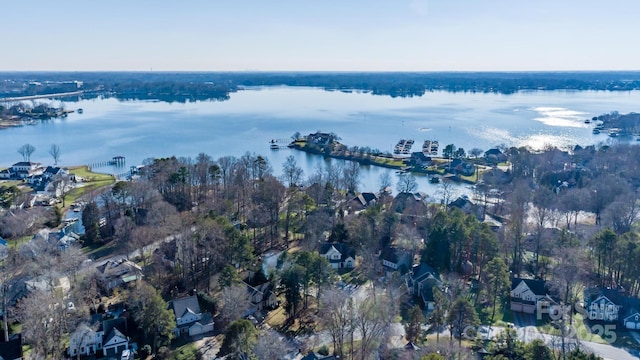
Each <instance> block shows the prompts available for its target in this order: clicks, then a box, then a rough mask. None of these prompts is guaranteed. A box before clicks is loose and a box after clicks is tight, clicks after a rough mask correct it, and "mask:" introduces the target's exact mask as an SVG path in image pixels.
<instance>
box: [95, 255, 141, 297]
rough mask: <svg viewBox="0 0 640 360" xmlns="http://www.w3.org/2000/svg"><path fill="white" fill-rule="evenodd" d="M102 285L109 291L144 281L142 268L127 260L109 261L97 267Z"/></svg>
mask: <svg viewBox="0 0 640 360" xmlns="http://www.w3.org/2000/svg"><path fill="white" fill-rule="evenodd" d="M97 269H98V276H99V280H100V284H101V285H102V286H103V287H104V288H105V289H107V290H111V289H113V288H116V287H122V286H124V285H126V284H128V283H131V282H135V281H138V280H140V279H142V268H141V267H140V266H138V265H136V264H135V263H133V262H131V261H129V260H127V259H120V260H107V261H105V262H104V263H102V264H101V265H99V266H97Z"/></svg>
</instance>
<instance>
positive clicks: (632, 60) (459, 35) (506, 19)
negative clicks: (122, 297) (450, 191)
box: [0, 0, 640, 71]
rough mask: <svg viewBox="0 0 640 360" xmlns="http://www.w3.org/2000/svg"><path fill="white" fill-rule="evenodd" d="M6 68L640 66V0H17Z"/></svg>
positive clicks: (9, 22)
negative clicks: (639, 42) (639, 40)
mask: <svg viewBox="0 0 640 360" xmlns="http://www.w3.org/2000/svg"><path fill="white" fill-rule="evenodd" d="M1 13H2V17H1V20H0V34H2V38H3V41H2V44H3V51H2V53H1V54H0V71H8V70H25V71H26V70H64V71H74V70H134V71H138V70H142V71H146V70H150V69H153V70H160V71H163V70H164V71H172V70H184V71H189V70H197V71H229V70H231V71H245V70H262V71H274V70H296V71H307V70H321V71H501V70H503V71H518V70H640V60H639V59H640V46H638V36H639V35H640V21H638V20H637V16H638V14H640V1H637V0H606V1H605V0H600V1H592V0H581V1H578V0H515V1H514V0H322V1H317V0H225V1H222V0H220V1H219V0H191V1H188V0H185V1H178V0H174V1H168V0H149V1H143V0H103V1H98V0H60V1H51V0H18V1H7V2H4V3H3V4H2V7H1Z"/></svg>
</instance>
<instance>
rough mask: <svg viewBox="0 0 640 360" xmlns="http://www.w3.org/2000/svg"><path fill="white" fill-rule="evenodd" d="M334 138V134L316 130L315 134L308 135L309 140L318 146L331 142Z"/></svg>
mask: <svg viewBox="0 0 640 360" xmlns="http://www.w3.org/2000/svg"><path fill="white" fill-rule="evenodd" d="M332 140H333V136H332V135H331V134H328V133H323V132H319V131H318V132H316V133H314V134H309V135H307V141H308V142H311V143H314V144H316V145H318V146H324V145H327V144H329V143H330V142H331V141H332Z"/></svg>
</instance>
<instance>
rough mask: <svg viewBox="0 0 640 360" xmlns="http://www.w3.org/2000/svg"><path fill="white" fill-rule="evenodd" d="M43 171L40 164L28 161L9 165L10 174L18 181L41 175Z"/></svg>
mask: <svg viewBox="0 0 640 360" xmlns="http://www.w3.org/2000/svg"><path fill="white" fill-rule="evenodd" d="M43 172H44V169H43V168H42V164H40V163H37V162H30V161H21V162H18V163H15V164H13V165H11V173H12V175H13V177H17V178H20V179H25V178H28V177H29V176H35V175H42V173H43Z"/></svg>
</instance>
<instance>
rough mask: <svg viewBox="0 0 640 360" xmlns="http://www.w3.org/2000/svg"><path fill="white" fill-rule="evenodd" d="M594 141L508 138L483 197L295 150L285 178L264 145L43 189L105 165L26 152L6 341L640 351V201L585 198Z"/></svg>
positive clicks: (412, 351) (112, 349)
mask: <svg viewBox="0 0 640 360" xmlns="http://www.w3.org/2000/svg"><path fill="white" fill-rule="evenodd" d="M333 139H334V137H333V135H331V136H329V135H326V136H322V133H321V134H316V136H315V137H314V138H313V141H315V142H316V143H317V144H319V145H322V146H330V144H331V143H332V141H334V140H333ZM585 151H587V150H585V149H579V148H576V149H574V150H573V152H563V151H560V150H558V149H550V150H547V152H540V153H531V152H528V150H526V149H511V150H510V151H509V152H508V154H509V156H508V157H507V158H506V160H508V161H509V163H508V165H503V166H502V168H500V167H491V165H490V164H489V163H486V164H485V163H482V164H478V165H479V166H482V167H483V169H484V170H483V171H482V180H481V181H478V182H477V183H476V184H475V185H474V187H473V188H472V189H473V190H474V193H473V194H471V195H459V196H453V195H448V194H447V193H446V192H443V193H442V194H443V195H442V198H440V199H434V198H433V197H432V196H430V195H428V194H426V193H423V192H419V191H417V190H416V189H415V188H412V187H411V186H409V187H408V188H407V187H406V186H407V184H409V185H410V183H409V182H407V183H405V184H401V185H398V186H399V189H398V191H397V193H396V194H393V191H392V190H391V189H390V188H389V186H386V184H381V186H380V189H378V191H375V192H353V191H350V189H349V184H350V183H353V179H349V178H348V177H349V176H353V175H352V173H350V172H345V173H344V174H342V175H341V176H342V177H343V178H342V179H338V180H337V182H336V184H335V185H334V184H332V183H329V182H328V181H326V182H320V183H312V182H311V181H306V182H305V181H303V180H302V178H301V172H300V171H299V168H297V165H296V163H295V159H293V158H291V159H289V160H288V162H287V163H285V166H284V168H283V171H282V172H283V174H284V175H283V176H282V177H281V179H278V178H276V177H275V176H273V175H271V174H270V171H269V169H268V167H267V165H266V164H265V163H264V159H263V158H261V157H259V156H256V157H252V155H247V158H245V159H243V160H242V161H241V160H240V159H235V160H232V161H231V160H229V159H219V160H217V161H214V160H212V159H211V158H209V157H206V156H203V157H201V158H199V160H198V161H199V162H198V163H197V164H199V165H197V166H196V164H191V165H189V164H185V163H183V162H181V160H179V159H176V158H168V159H156V160H154V161H153V163H151V164H147V165H145V166H143V167H140V168H138V173H137V175H138V176H137V177H136V178H132V179H129V180H126V181H112V182H110V183H108V184H106V185H104V186H101V187H100V188H97V189H95V190H92V191H91V192H87V193H84V194H82V196H81V197H75V195H74V194H73V193H71V195H69V194H70V190H62V191H60V192H56V191H47V193H48V196H50V197H51V198H52V199H54V201H52V202H51V205H49V204H42V203H36V202H31V201H27V200H28V199H30V197H34V196H36V195H38V194H39V193H40V192H41V191H43V190H39V189H41V187H42V183H43V182H45V183H49V184H51V183H52V182H54V181H55V179H56V178H57V177H60V176H64V177H65V179H68V181H69V184H72V185H70V186H71V187H72V188H75V189H78V188H83V187H86V186H88V185H86V183H85V182H83V180H82V178H87V179H88V178H91V177H92V176H97V175H93V174H92V173H90V172H85V173H82V175H79V173H78V172H77V170H66V169H63V168H58V167H44V166H42V165H40V164H36V163H32V162H20V163H16V164H14V165H12V166H11V167H10V168H7V169H6V170H5V171H4V174H8V175H6V176H7V178H8V179H11V180H8V181H13V183H10V184H16V181H18V183H19V185H20V186H21V187H22V190H21V191H20V192H21V194H17V195H12V197H11V198H10V204H8V205H5V206H4V207H3V210H2V213H1V214H0V215H1V217H0V220H1V221H2V222H1V223H0V224H2V228H1V229H2V233H0V236H2V239H1V241H0V247H2V248H3V250H2V251H3V260H2V261H3V279H4V280H3V283H4V284H5V286H4V287H3V289H4V290H3V298H4V299H5V301H6V306H7V310H8V311H3V314H4V315H5V316H6V318H7V327H6V334H7V338H6V339H5V340H6V342H11V341H14V344H15V341H16V339H17V340H18V341H19V343H20V344H21V348H20V350H21V351H22V355H20V356H19V357H15V358H36V357H37V356H41V357H49V358H63V357H68V358H81V359H93V358H105V359H120V358H125V357H129V358H135V359H138V358H140V359H149V358H152V357H153V358H165V359H172V358H181V357H180V356H183V355H184V356H186V358H194V359H195V358H207V359H208V358H211V359H213V358H225V359H243V358H246V356H255V357H256V358H259V359H334V358H335V359H338V358H341V359H344V358H354V359H372V358H376V357H379V358H415V359H420V358H421V357H423V356H425V357H426V356H428V355H430V354H431V355H433V356H436V357H435V358H438V357H437V356H438V355H439V356H441V357H442V358H457V357H460V358H465V359H476V358H478V359H479V358H489V359H491V358H492V357H490V356H498V355H502V354H506V353H509V352H511V353H514V352H519V353H520V354H521V355H519V356H522V358H523V359H524V358H525V356H528V355H526V354H527V353H528V352H529V351H544V352H546V353H547V354H549V356H550V357H549V358H552V357H551V356H552V355H553V354H555V355H558V356H560V355H562V354H564V355H565V356H567V358H572V359H578V358H580V356H587V354H591V353H593V354H594V356H602V357H606V356H607V355H606V354H608V352H609V351H612V352H615V351H622V352H623V353H625V354H628V356H629V358H633V356H635V355H634V354H636V351H638V350H640V344H639V343H638V342H637V340H636V339H640V336H638V333H637V331H638V330H640V299H639V298H638V292H639V289H640V284H639V283H638V277H637V274H638V273H637V268H636V266H635V264H636V262H634V261H635V260H632V259H636V257H637V256H638V252H637V250H636V249H637V247H636V245H637V238H636V237H635V236H636V235H634V234H635V222H636V218H635V216H636V213H635V212H634V211H633V209H630V208H626V207H624V205H625V204H627V205H630V203H628V202H625V201H626V200H627V199H626V198H617V199H618V200H616V202H612V200H611V199H610V196H606V197H604V196H603V197H602V198H600V200H599V201H600V202H599V203H595V204H586V203H580V202H579V201H577V200H576V201H575V202H574V203H573V205H572V206H571V207H569V205H568V204H569V201H571V200H570V199H571V198H575V197H578V196H579V195H580V194H584V192H585V191H591V190H589V189H590V188H588V189H587V190H583V189H581V188H580V186H581V185H580V184H583V183H586V181H587V180H586V178H581V179H576V178H575V177H576V176H578V175H577V174H582V172H579V171H578V170H579V169H584V168H589V167H590V166H599V165H597V164H592V163H593V162H594V161H595V160H593V159H592V158H589V157H586V156H585V153H584V152H585ZM592 151H593V152H591V156H592V157H596V158H598V157H603V159H610V158H611V157H613V156H615V154H616V152H617V151H627V152H629V151H635V150H631V149H628V148H620V149H618V148H615V147H614V148H608V149H606V151H605V150H596V149H595V148H594V149H592ZM549 153H551V154H549ZM500 154H503V155H504V153H502V152H496V151H491V152H489V154H485V157H484V158H482V157H480V156H477V157H474V158H468V159H465V161H486V160H485V159H486V158H487V157H490V158H491V159H495V158H498V160H496V161H498V162H501V161H502V160H505V159H502V158H501V157H500V156H499V155H500ZM504 156H506V155H504ZM551 156H552V158H553V159H554V161H553V162H551V163H549V161H548V160H547V159H548V158H550V157H551ZM525 159H526V161H527V162H526V163H525V162H524V161H525ZM434 161H438V159H437V158H436V159H434ZM536 161H540V162H539V163H537V162H536ZM246 164H252V165H251V166H248V165H246ZM535 164H538V165H535ZM598 164H599V163H598ZM245 166H247V167H245ZM532 166H535V169H536V172H537V174H538V175H537V176H536V177H535V178H534V177H533V175H532V171H531V169H530V168H529V167H532ZM463 168H464V166H463ZM202 169H207V170H206V172H205V173H203V174H200V173H199V171H202ZM74 171H75V172H74ZM626 171H630V170H628V169H627V170H626ZM245 172H247V173H253V174H252V175H250V176H248V177H246V178H244V177H243V176H245V175H244V174H247V173H245ZM474 172H475V170H474ZM540 174H542V175H540ZM200 175H202V176H203V177H202V179H204V180H203V182H198V181H196V180H195V179H197V178H198V176H200ZM516 175H517V176H518V179H529V181H530V182H529V183H522V182H517V181H516ZM402 176H412V175H410V174H409V175H406V174H403V175H402ZM580 176H583V177H586V176H587V175H580ZM593 176H594V178H593V179H590V180H589V181H590V184H592V185H591V186H596V185H597V184H598V181H602V180H598V178H597V177H595V176H596V175H593ZM600 176H606V177H607V179H609V181H613V180H611V179H610V178H609V177H608V176H611V175H608V174H606V175H602V174H601V175H600ZM36 178H37V179H38V180H36ZM237 178H239V179H245V180H244V181H243V182H237ZM321 178H322V179H328V177H325V176H321ZM182 179H184V180H182ZM617 179H618V181H619V180H620V178H619V177H618V178H617ZM65 181H66V180H65ZM74 181H75V182H74ZM442 181H443V185H441V186H443V188H444V189H445V190H446V188H447V186H449V185H448V182H450V181H452V180H451V179H447V178H445V177H443V180H442ZM558 181H560V184H561V185H560V186H558V185H557V184H558ZM563 183H566V184H567V185H566V186H563V185H562V184H563ZM80 184H85V185H82V186H80ZM89 184H90V183H89ZM340 184H341V185H340ZM609 185H610V184H609ZM582 186H586V185H582ZM46 188H47V186H45V187H44V189H46ZM623 189H625V188H624V187H623V185H620V188H619V190H618V191H623ZM593 190H596V189H593ZM597 190H598V193H600V192H604V191H605V190H604V188H603V187H598V188H597ZM593 193H595V192H593ZM625 194H627V196H631V195H630V194H631V193H625ZM67 196H70V197H74V199H73V202H71V203H68V204H66V205H63V199H62V198H64V197H67ZM25 199H27V200H25ZM56 199H58V200H59V201H58V200H56ZM634 201H636V200H635V199H634ZM72 204H73V205H72ZM613 206H615V207H613ZM612 207H613V208H612ZM76 209H77V210H78V211H76ZM624 209H626V210H625V211H627V214H628V216H629V217H627V218H619V217H616V216H617V215H618V214H620V212H621V211H623V210H624ZM614 210H615V211H614ZM62 211H64V216H75V218H76V220H73V221H62V215H59V214H60V213H61V212H62ZM33 214H37V215H35V216H34V215H33ZM57 214H58V215H57ZM31 216H34V217H31ZM56 216H59V218H58V221H57V222H56V221H55V220H56ZM16 218H19V219H23V220H20V221H19V222H15V221H14V219H16ZM625 219H627V220H626V221H627V223H624V221H625ZM26 224H30V225H28V226H24V225H26ZM79 224H81V225H82V227H81V228H79V227H77V225H79ZM622 253H626V255H627V256H628V257H629V258H628V259H627V260H624V261H623V260H620V259H619V257H618V256H619V255H620V254H622ZM638 259H640V258H638ZM41 319H47V320H44V324H45V326H44V328H43V326H42V320H41ZM601 328H602V329H603V330H604V329H605V328H606V329H607V333H605V332H604V331H600V329H601ZM576 329H580V331H575V330H576ZM531 334H536V335H535V336H532V335H531ZM534 339H537V341H534ZM53 344H55V345H53ZM510 344H518V345H517V346H516V345H510ZM594 344H595V345H594ZM7 346H8V345H7ZM511 346H516V347H511ZM536 349H537V350H536ZM542 349H543V350H542ZM2 351H4V350H3V347H2V346H0V355H2V354H1V352H2ZM181 354H182V355H181ZM186 354H190V355H186ZM555 355H553V356H555ZM2 356H3V358H6V357H5V356H4V355H2ZM545 358H546V357H545Z"/></svg>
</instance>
